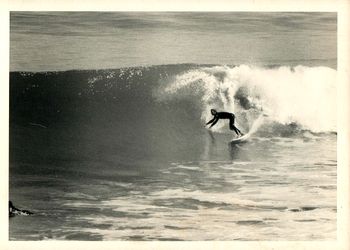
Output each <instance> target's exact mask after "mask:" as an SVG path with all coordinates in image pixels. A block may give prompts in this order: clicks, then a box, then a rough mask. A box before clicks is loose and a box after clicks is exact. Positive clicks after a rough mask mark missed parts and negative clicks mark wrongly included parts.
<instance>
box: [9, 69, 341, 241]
mask: <svg viewBox="0 0 350 250" xmlns="http://www.w3.org/2000/svg"><path fill="white" fill-rule="evenodd" d="M336 87H337V71H336V70H335V69H332V68H329V67H323V66H319V67H317V66H303V65H298V66H288V65H272V66H257V65H248V64H241V65H199V64H173V65H158V66H144V67H130V68H120V69H103V70H71V71H51V72H11V73H10V197H11V199H13V200H15V201H16V206H17V207H20V208H24V209H27V210H30V211H32V212H33V213H34V215H33V216H27V217H16V218H12V219H11V220H10V239H11V240H50V239H52V240H334V239H336V215H337V206H336V205H337V203H336V187H337V186H336V178H337V175H336V173H337V157H336V155H337V148H336V142H337V122H336V105H337V102H336V100H337V96H336ZM210 109H216V110H218V111H227V112H233V113H234V114H235V115H236V126H237V127H238V128H239V129H240V130H241V131H242V132H244V133H247V132H248V131H249V130H251V129H253V130H254V134H253V135H252V136H251V138H250V140H249V141H248V142H246V143H244V144H238V145H231V144H230V140H231V139H232V138H233V137H235V135H234V133H233V132H232V131H231V130H229V126H228V124H227V122H225V121H219V122H218V123H217V124H216V125H215V126H214V127H213V128H212V129H208V127H206V126H205V123H206V122H207V121H209V120H210V119H211V118H212V115H211V113H210ZM262 115H263V116H262ZM259 117H263V119H261V120H259V122H256V121H257V119H258V118H259ZM253 124H254V127H253V128H252V126H253Z"/></svg>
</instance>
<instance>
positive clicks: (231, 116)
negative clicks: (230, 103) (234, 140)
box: [206, 112, 243, 135]
mask: <svg viewBox="0 0 350 250" xmlns="http://www.w3.org/2000/svg"><path fill="white" fill-rule="evenodd" d="M213 115H214V118H213V119H211V120H210V121H209V122H207V124H206V125H208V124H210V123H211V125H210V127H209V128H211V127H213V126H214V125H215V124H216V123H217V122H218V121H219V120H220V119H228V120H230V123H229V125H230V129H231V130H233V131H235V132H236V134H237V135H243V134H242V132H241V131H240V130H239V129H238V128H236V126H235V115H234V114H232V113H229V112H215V114H213Z"/></svg>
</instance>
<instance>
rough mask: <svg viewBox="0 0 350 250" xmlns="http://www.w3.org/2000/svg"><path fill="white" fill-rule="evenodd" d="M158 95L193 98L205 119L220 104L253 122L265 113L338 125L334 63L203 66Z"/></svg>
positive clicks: (315, 125)
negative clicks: (330, 65) (318, 64)
mask: <svg viewBox="0 0 350 250" xmlns="http://www.w3.org/2000/svg"><path fill="white" fill-rule="evenodd" d="M157 96H158V98H159V99H160V100H161V101H164V100H167V101H169V100H174V99H191V100H192V101H194V102H195V103H196V105H198V106H199V107H200V109H201V112H202V113H201V119H202V120H203V121H206V120H208V119H210V117H211V114H210V109H212V108H215V109H217V110H225V111H229V112H234V113H235V114H236V115H237V120H238V123H241V124H246V125H247V126H249V125H251V123H252V121H253V120H254V119H256V117H257V116H258V114H259V113H264V114H266V115H267V116H268V119H265V120H266V122H271V124H276V123H278V124H284V125H290V124H299V125H300V128H301V129H307V130H310V131H313V132H331V131H336V70H334V69H331V68H328V67H306V66H296V67H287V66H280V67H276V68H261V67H255V66H249V65H240V66H235V67H229V66H213V67H202V68H198V69H192V70H188V71H186V72H184V73H182V74H179V75H176V76H175V77H174V78H173V79H172V80H170V81H169V82H168V83H167V84H165V86H164V87H163V88H162V89H161V91H160V92H159V93H158V95H157ZM223 125H224V124H223V123H222V124H219V126H217V128H216V130H218V131H220V130H221V129H222V127H223Z"/></svg>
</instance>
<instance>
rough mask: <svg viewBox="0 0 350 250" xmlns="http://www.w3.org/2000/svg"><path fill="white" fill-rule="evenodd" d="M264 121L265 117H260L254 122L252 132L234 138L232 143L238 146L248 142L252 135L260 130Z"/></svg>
mask: <svg viewBox="0 0 350 250" xmlns="http://www.w3.org/2000/svg"><path fill="white" fill-rule="evenodd" d="M262 120H263V115H260V116H259V117H258V118H257V119H256V120H255V121H254V122H253V125H252V126H251V128H250V130H249V132H248V133H246V134H244V135H242V136H240V137H238V138H233V139H232V140H231V143H233V144H236V143H241V142H245V141H247V140H248V139H249V138H250V136H251V135H252V134H254V133H255V132H256V130H257V129H258V128H259V126H260V125H261V123H262Z"/></svg>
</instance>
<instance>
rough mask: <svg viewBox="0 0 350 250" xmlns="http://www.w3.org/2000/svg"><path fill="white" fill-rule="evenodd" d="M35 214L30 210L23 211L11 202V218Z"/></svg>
mask: <svg viewBox="0 0 350 250" xmlns="http://www.w3.org/2000/svg"><path fill="white" fill-rule="evenodd" d="M31 214H33V213H32V212H30V211H28V210H21V209H18V208H16V207H14V206H13V204H12V202H11V201H10V202H9V215H10V217H12V216H15V215H31Z"/></svg>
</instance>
